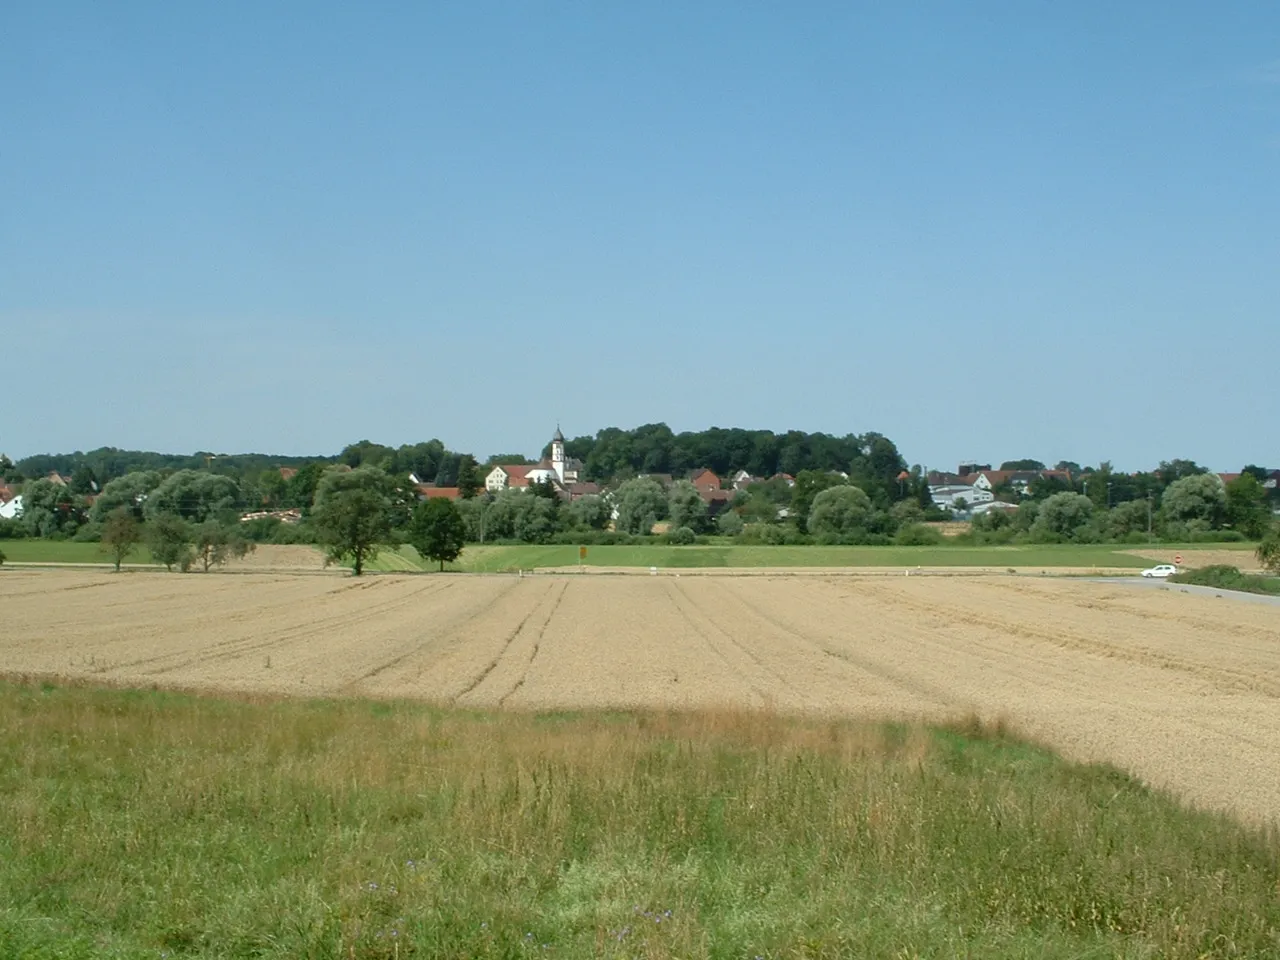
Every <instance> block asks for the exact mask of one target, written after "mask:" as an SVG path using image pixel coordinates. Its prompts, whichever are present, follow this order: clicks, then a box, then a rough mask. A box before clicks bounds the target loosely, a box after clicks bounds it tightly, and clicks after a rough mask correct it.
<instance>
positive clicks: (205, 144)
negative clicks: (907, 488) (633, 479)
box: [0, 0, 1280, 470]
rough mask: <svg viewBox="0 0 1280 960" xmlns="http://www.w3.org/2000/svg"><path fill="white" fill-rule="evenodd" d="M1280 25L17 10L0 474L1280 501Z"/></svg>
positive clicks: (426, 11)
mask: <svg viewBox="0 0 1280 960" xmlns="http://www.w3.org/2000/svg"><path fill="white" fill-rule="evenodd" d="M1278 214H1280V5H1278V4H1276V3H1275V2H1274V0H1259V2H1235V3H1230V4H1209V3H1195V4H1191V3H1178V2H1172V3H1171V2H1158V3H1157V2H1145V3H1141V2H1131V3H1123V4H1117V3H1114V2H1111V0H1108V2H1080V3H1060V2H1054V3H1042V2H1021V0H1019V2H1005V3H985V2H976V3H963V4H960V3H952V2H938V3H907V2H904V3H881V4H869V3H867V4H854V3H830V4H827V3H805V4H783V3H768V4H767V3H754V2H752V3H741V2H725V3H712V2H701V3H694V4H675V3H667V4H651V3H626V4H623V3H598V4H597V3H591V4H584V3H545V2H530V3H474V2H470V0H467V2H457V3H449V2H433V3H429V4H424V3H403V4H388V3H369V4H364V3H341V4H339V3H323V2H316V0H311V2H306V3H301V2H299V3H283V2H282V3H259V2H256V0H255V2H220V3H205V4H188V3H154V4H138V3H129V2H125V0H121V2H117V3H89V2H84V3H70V2H62V3H60V2H49V3H10V4H8V5H6V8H5V11H4V13H3V16H2V17H0V323H2V324H3V328H2V329H3V332H2V333H0V344H2V345H3V346H0V401H2V404H3V406H2V407H0V409H2V410H3V415H2V416H0V450H3V451H5V452H7V453H9V454H10V455H11V456H13V457H15V458H17V457H20V456H24V455H27V454H31V453H37V452H54V451H58V452H63V451H70V450H74V449H89V448H92V447H97V446H101V445H111V446H119V447H129V448H145V449H160V450H164V451H172V452H185V451H192V450H196V449H207V450H213V451H218V452H239V451H249V450H256V451H266V452H278V453H333V452H336V451H337V450H338V449H340V448H341V447H342V446H343V445H344V444H346V443H348V442H351V441H355V440H358V439H362V438H369V439H371V440H376V441H379V442H382V443H388V444H400V443H405V442H415V441H418V440H424V439H429V438H431V437H439V438H440V439H442V440H443V441H444V442H445V443H446V444H447V445H449V446H451V447H453V448H455V449H463V450H470V451H474V452H475V453H477V454H479V455H480V456H482V457H483V456H484V455H486V454H488V453H492V452H497V451H502V452H526V453H536V452H537V451H538V450H539V449H540V448H541V446H542V445H543V443H545V442H546V440H547V438H548V436H549V435H550V433H551V431H552V430H553V429H554V427H555V424H556V421H557V420H558V421H560V423H561V424H562V425H563V427H564V430H565V432H566V433H568V434H570V435H578V434H583V433H592V432H595V431H596V430H597V429H599V428H601V427H605V426H623V427H631V426H637V425H639V424H642V423H647V422H654V421H659V420H663V421H666V422H667V423H669V424H670V425H671V426H672V427H673V428H674V429H676V430H682V429H700V428H704V427H707V426H712V425H721V426H743V427H752V428H771V429H774V430H786V429H788V428H797V429H804V430H824V431H828V432H832V433H837V434H843V433H847V432H857V433H862V432H864V431H867V430H878V431H880V432H882V433H885V434H887V435H889V436H890V437H892V438H893V439H894V440H895V441H897V443H898V445H899V447H900V448H901V449H902V452H903V454H904V455H905V456H906V457H907V459H908V460H909V461H911V462H913V463H924V464H926V465H929V466H944V467H945V466H949V465H952V464H954V463H955V462H956V461H957V460H960V459H969V458H976V459H981V460H993V461H999V460H1001V459H1011V458H1019V457H1037V458H1040V459H1043V460H1049V461H1053V460H1058V459H1062V458H1066V459H1072V460H1078V461H1080V462H1082V463H1096V462H1097V461H1099V460H1102V459H1110V460H1112V461H1114V462H1115V464H1116V465H1117V467H1120V468H1126V469H1137V468H1142V467H1147V466H1151V465H1154V464H1155V462H1156V461H1158V460H1160V459H1167V458H1172V457H1190V458H1193V459H1196V460H1198V461H1200V462H1202V463H1204V464H1206V465H1208V466H1211V467H1215V468H1217V469H1222V470H1225V469H1238V468H1239V467H1240V466H1241V465H1243V464H1244V463H1246V462H1253V461H1257V462H1261V463H1264V464H1269V465H1272V466H1280V417H1277V415H1276V397H1277V389H1278V388H1277V381H1276V373H1277V368H1278V367H1280V216H1278Z"/></svg>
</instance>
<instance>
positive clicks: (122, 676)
mask: <svg viewBox="0 0 1280 960" xmlns="http://www.w3.org/2000/svg"><path fill="white" fill-rule="evenodd" d="M0 610H2V611H3V618H2V620H0V623H2V624H3V626H2V629H0V672H3V673H7V674H26V675H47V676H60V677H68V678H82V679H89V680H95V681H100V682H107V683H119V684H146V685H151V684H156V685H161V686H169V687H178V688H193V689H206V690H216V691H245V692H262V693H281V694H303V695H313V696H318V695H323V696H333V695H362V696H373V697H409V698H419V699H426V700H431V701H436V702H440V703H445V704H457V705H458V706H462V707H504V708H511V709H547V708H575V707H652V708H692V707H717V706H731V707H742V706H748V707H754V708H759V709H765V710H777V711H783V712H797V713H828V714H838V715H847V716H868V717H880V716H888V717H925V718H934V717H938V718H942V717H955V716H957V715H962V714H969V713H973V712H976V713H978V714H979V715H981V716H983V717H986V718H994V717H999V716H1003V717H1006V718H1008V719H1009V720H1010V721H1012V722H1013V723H1014V725H1015V726H1017V727H1018V728H1019V729H1021V730H1023V731H1025V732H1026V733H1028V734H1030V735H1031V736H1033V737H1037V738H1040V739H1043V740H1045V741H1046V742H1048V743H1050V744H1052V745H1054V746H1055V747H1057V748H1058V749H1060V750H1062V751H1063V752H1064V753H1065V754H1067V755H1068V756H1071V757H1073V758H1077V759H1089V760H1109V761H1112V762H1114V763H1116V764H1117V765H1119V766H1121V767H1124V768H1126V769H1129V770H1131V771H1134V772H1136V773H1137V774H1139V775H1140V776H1142V777H1144V778H1145V779H1147V780H1148V781H1150V782H1152V783H1154V784H1156V785H1159V786H1165V787H1170V788H1173V789H1175V790H1176V791H1178V792H1179V793H1181V794H1182V795H1183V796H1185V797H1187V798H1189V799H1191V800H1193V801H1195V802H1197V803H1200V804H1204V805H1208V806H1211V807H1216V808H1221V809H1230V810H1233V811H1235V812H1237V813H1239V814H1241V815H1243V816H1245V817H1247V818H1250V819H1255V820H1262V819H1280V778H1278V777H1277V776H1276V771H1277V770H1278V769H1280V610H1276V609H1275V608H1271V607H1262V606H1254V605H1248V604H1237V603H1233V602H1231V601H1229V600H1222V599H1215V598H1205V597H1197V596H1189V595H1184V594H1178V593H1172V592H1166V591H1151V592H1147V591H1137V590H1133V589H1131V588H1129V587H1127V586H1124V585H1108V584H1105V583H1092V582H1078V581H1070V580H1058V579H1048V578H1043V579H1042V578H1018V577H1007V576H1006V577H963V578H960V577H957V578H942V577H938V578H935V577H858V576H851V575H840V574H830V575H827V576H817V575H814V576H806V577H771V576H753V577H733V576H699V577H675V576H661V577H608V576H574V575H540V576H535V577H525V578H517V577H512V576H443V577H431V576H404V577H399V576H382V577H375V578H369V579H365V580H353V579H350V578H343V577H312V576H291V575H287V574H275V575H270V574H254V573H245V574H242V575H239V576H218V575H212V576H195V575H193V576H178V575H166V574H150V573H136V574H126V575H112V574H109V573H105V572H99V571H91V572H90V571H62V570H59V571H34V570H31V571H18V570H13V571H4V572H3V573H0Z"/></svg>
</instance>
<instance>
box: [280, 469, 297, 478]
mask: <svg viewBox="0 0 1280 960" xmlns="http://www.w3.org/2000/svg"><path fill="white" fill-rule="evenodd" d="M297 475H298V471H297V470H296V469H294V468H293V467H281V468H280V479H281V480H292V479H293V478H294V477H296V476H297Z"/></svg>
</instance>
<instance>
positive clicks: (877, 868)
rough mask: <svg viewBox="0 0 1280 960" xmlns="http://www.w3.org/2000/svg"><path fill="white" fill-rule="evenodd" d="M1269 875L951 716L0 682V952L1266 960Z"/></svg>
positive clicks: (1278, 912)
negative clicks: (447, 706)
mask: <svg viewBox="0 0 1280 960" xmlns="http://www.w3.org/2000/svg"><path fill="white" fill-rule="evenodd" d="M1278 885H1280V842H1278V841H1277V838H1276V837H1275V836H1274V835H1272V834H1268V833H1265V832H1260V831H1257V830H1251V829H1248V828H1246V827H1243V826H1241V825H1239V824H1237V823H1235V822H1233V821H1231V820H1230V819H1228V818H1227V817H1225V816H1218V815H1212V814H1207V813H1196V812H1191V811H1189V810H1187V809H1185V808H1183V807H1182V806H1180V805H1179V804H1178V803H1176V802H1175V801H1174V800H1173V799H1171V798H1170V797H1168V796H1165V795H1163V794H1160V793H1155V792H1152V791H1149V790H1147V789H1145V788H1144V787H1142V786H1141V785H1139V784H1138V783H1136V782H1134V781H1133V780H1131V779H1130V778H1128V777H1126V776H1124V775H1122V774H1120V773H1117V772H1116V771H1114V770H1111V769H1107V768H1103V767H1093V766H1079V765H1073V764H1069V763H1065V762H1063V761H1061V760H1060V759H1058V758H1056V757H1055V756H1053V755H1052V754H1050V753H1049V752H1047V751H1044V750H1042V749H1039V748H1037V747H1034V746H1030V745H1027V744H1025V743H1021V742H1018V741H1017V740H1014V739H1012V738H1011V737H1009V736H1007V735H1005V734H1004V733H1003V732H1002V731H1000V730H998V729H997V730H993V729H989V728H983V727H981V726H980V725H977V724H971V725H969V726H967V727H956V728H951V729H941V730H933V729H925V728H920V727H912V726H901V725H896V726H895V725H878V724H877V725H873V724H852V723H835V722H821V721H799V720H787V719H781V718H776V717H770V716H767V715H762V714H749V713H703V714H692V715H634V714H626V713H611V714H594V715H592V714H588V715H582V714H556V715H548V716H536V715H521V714H479V713H474V714H473V713H464V712H449V711H442V710H437V709H432V708H429V707H425V706H421V705H416V704H405V703H370V702H363V701H340V702H326V701H317V702H307V701H283V702H250V701H231V700H219V699H205V698H197V697H190V696H185V695H177V694H170V693H164V692H130V691H104V690H94V689H88V688H63V687H52V686H48V685H45V686H38V685H20V684H7V685H0V956H6V957H7V956H14V957H19V956H20V957H31V956H47V957H55V956H56V957H95V958H101V957H106V958H117V960H122V958H135V957H148V958H154V957H159V956H161V955H163V954H166V953H167V954H168V955H169V956H172V957H178V956H183V957H246V958H247V957H332V958H349V957H387V958H392V957H409V956H417V957H494V958H496V957H508V958H510V957H565V958H579V957H582V958H585V957H638V956H639V957H668V956H672V957H674V956H679V957H706V958H721V957H725V958H728V957H735V958H741V957H801V956H804V957H853V956H859V957H861V956H867V957H872V956H883V957H889V956H903V957H937V958H943V957H946V958H952V957H982V958H1012V957H1019V958H1032V957H1035V958H1042V957H1047V958H1064V960H1065V958H1068V957H1070V958H1078V957H1135V958H1136V957H1153V956H1160V957H1172V958H1181V957H1187V958H1190V957H1274V956H1276V955H1280V898H1278V897H1277V895H1276V892H1277V889H1280V886H1278Z"/></svg>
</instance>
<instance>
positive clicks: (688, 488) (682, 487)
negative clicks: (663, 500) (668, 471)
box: [667, 480, 707, 533]
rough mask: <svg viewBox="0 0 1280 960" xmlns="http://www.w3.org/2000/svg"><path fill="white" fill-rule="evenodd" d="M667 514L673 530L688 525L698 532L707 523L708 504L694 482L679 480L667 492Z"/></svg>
mask: <svg viewBox="0 0 1280 960" xmlns="http://www.w3.org/2000/svg"><path fill="white" fill-rule="evenodd" d="M667 515H668V516H669V517H670V518H671V527H672V529H673V530H674V529H676V528H679V527H688V528H689V529H690V530H692V531H694V533H698V532H700V531H701V530H703V529H704V528H705V526H706V523H707V504H706V501H705V500H703V499H702V495H701V494H700V493H698V488H697V487H695V486H694V485H693V483H692V482H690V481H688V480H677V481H676V482H675V483H673V484H672V485H671V490H670V491H669V492H668V494H667Z"/></svg>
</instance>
